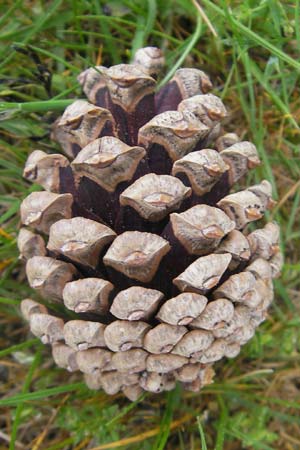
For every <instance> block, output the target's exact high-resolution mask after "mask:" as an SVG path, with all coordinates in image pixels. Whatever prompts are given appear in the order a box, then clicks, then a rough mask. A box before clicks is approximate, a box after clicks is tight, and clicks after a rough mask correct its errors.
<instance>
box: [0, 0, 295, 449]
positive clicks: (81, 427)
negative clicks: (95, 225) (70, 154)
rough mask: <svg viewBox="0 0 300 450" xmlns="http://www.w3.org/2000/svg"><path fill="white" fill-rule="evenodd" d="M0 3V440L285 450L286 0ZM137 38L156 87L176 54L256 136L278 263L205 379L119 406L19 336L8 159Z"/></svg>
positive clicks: (289, 408)
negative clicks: (157, 56) (253, 329)
mask: <svg viewBox="0 0 300 450" xmlns="http://www.w3.org/2000/svg"><path fill="white" fill-rule="evenodd" d="M0 15H1V17H0V28H1V31H0V55H1V60H0V61H1V62H0V72H1V74H0V97H1V102H0V150H1V154H0V180H1V181H0V208H1V214H2V215H1V218H0V242H1V248H0V259H1V262H0V271H1V272H2V276H1V281H0V349H1V350H0V382H1V383H0V397H1V398H0V430H1V431H0V448H1V449H2V448H3V449H5V448H9V449H10V450H12V449H34V450H38V449H43V450H54V449H74V450H80V449H93V450H96V449H98V450H100V449H118V448H121V449H130V450H135V449H138V450H148V449H153V450H159V449H160V450H162V449H169V450H171V449H172V450H175V449H176V450H177V449H180V450H183V449H189V450H192V449H195V450H196V449H200V448H201V449H203V450H204V449H209V450H212V449H215V450H221V449H224V450H227V449H228V450H229V449H230V450H234V449H237V450H238V449H242V448H245V449H255V450H260V449H263V450H265V449H266V450H269V449H283V450H285V449H286V450H291V449H297V448H300V419H299V409H300V406H299V405H300V402H299V400H300V366H299V360H300V344H299V342H300V339H299V338H300V331H299V330H300V314H299V312H300V306H299V305H300V303H299V301H300V298H299V290H300V278H299V272H300V263H299V248H300V231H299V230H300V227H299V225H300V219H299V218H300V214H299V211H300V206H299V205H300V181H299V180H300V153H299V149H300V146H299V144H300V139H299V138H300V130H299V125H298V124H299V122H300V120H299V119H300V100H299V99H300V95H299V93H300V92H299V91H300V88H299V86H300V85H299V78H300V54H299V49H300V28H299V23H300V2H299V0H295V1H291V2H288V1H287V0H282V1H280V0H245V1H234V0H233V1H227V2H226V1H225V0H217V1H213V0H202V1H201V7H199V4H197V3H196V1H195V2H193V1H192V0H189V1H188V0H148V1H141V0H110V1H108V2H105V1H104V0H80V1H79V0H65V1H62V0H53V1H51V2H50V1H49V2H46V1H43V0H41V1H38V0H35V1H32V2H29V1H28V0H25V1H24V0H23V1H20V0H16V1H15V2H12V1H11V0H3V1H2V2H1V5H0ZM147 44H148V45H157V46H159V47H161V48H163V49H164V50H165V53H166V59H167V68H166V72H165V78H164V79H163V81H162V83H164V82H165V81H166V80H168V79H169V78H170V77H171V76H172V74H173V73H174V71H175V70H176V68H177V67H178V66H179V65H182V64H183V63H184V64H185V65H186V66H193V67H197V68H201V69H203V70H205V71H206V72H207V73H209V74H210V76H211V78H212V80H213V82H214V86H215V92H216V93H218V94H219V95H221V97H222V99H223V100H224V102H225V104H226V105H227V106H228V108H229V110H230V113H231V116H230V123H228V129H229V130H230V129H231V127H232V125H231V124H232V123H234V130H235V131H236V132H238V133H239V134H240V135H241V136H242V137H243V138H245V139H249V140H251V141H253V142H254V143H255V144H256V146H257V148H258V150H259V153H260V157H261V159H262V161H263V165H261V166H260V167H259V168H258V169H256V170H255V171H254V172H252V173H251V175H250V179H249V180H248V182H249V183H250V182H255V181H258V180H260V179H262V178H266V179H268V180H269V181H270V182H271V183H272V185H273V189H274V196H275V198H276V200H277V201H278V203H277V205H276V207H275V208H274V210H273V211H272V213H271V216H272V218H274V219H275V220H277V221H278V222H279V223H280V225H281V229H282V249H283V251H284V252H285V255H286V260H285V265H284V269H283V273H282V277H281V278H280V279H279V280H277V281H276V300H275V303H274V304H273V306H272V307H271V309H270V313H269V318H268V320H267V321H266V322H265V323H264V324H263V325H262V326H261V327H260V328H259V331H258V332H257V334H256V336H255V337H254V338H253V339H252V340H251V341H250V343H248V344H247V345H246V346H245V347H244V348H243V351H242V353H241V354H240V355H239V357H238V358H236V359H234V360H228V361H227V362H226V363H224V362H221V363H220V364H219V365H217V374H216V378H215V379H216V382H215V383H214V384H213V385H211V386H208V387H206V388H205V389H203V390H202V391H201V393H200V394H194V393H183V392H182V391H181V390H180V388H177V389H176V390H175V391H173V392H170V393H167V394H163V395H160V396H155V395H150V394H147V395H145V396H144V397H142V398H141V399H139V401H137V402H135V403H132V404H129V402H128V401H127V400H125V399H124V398H123V397H121V396H115V397H108V396H106V395H105V394H103V393H102V392H97V393H94V392H92V391H89V390H88V389H87V388H86V387H85V386H84V384H83V383H82V382H81V380H80V379H79V377H78V376H77V375H76V374H72V375H70V374H67V373H66V372H65V371H64V370H60V369H58V368H55V367H54V365H53V363H52V359H51V357H50V352H49V351H47V349H46V348H45V347H43V346H41V345H40V344H39V342H38V340H37V339H32V336H30V334H29V332H28V328H27V325H26V324H25V323H24V322H23V320H22V319H21V317H20V312H19V302H20V300H21V299H22V298H25V297H26V296H32V295H33V294H32V292H31V290H30V288H29V287H28V286H27V284H26V283H25V282H24V280H25V277H24V269H23V267H22V265H21V264H19V262H18V251H17V249H16V233H17V229H18V226H19V216H18V209H19V206H20V202H21V201H22V199H23V198H24V197H25V196H26V195H28V193H30V192H31V191H32V190H36V189H38V187H37V186H36V185H33V186H32V185H29V184H28V183H27V182H25V181H24V180H23V179H22V167H23V165H24V163H25V160H26V158H27V156H28V154H29V153H30V152H31V151H32V150H33V149H36V148H39V149H42V150H47V149H50V148H53V144H52V143H51V146H50V132H51V124H52V123H53V121H54V120H55V119H56V118H57V117H58V116H59V114H60V113H61V111H62V110H63V109H64V108H65V106H66V105H68V104H69V103H71V102H72V99H73V98H79V97H80V96H81V90H80V87H79V85H78V83H77V81H76V77H77V75H78V74H79V73H80V72H81V71H82V70H83V69H85V68H86V67H89V66H91V65H94V64H103V65H106V64H107V65H110V64H117V63H119V62H121V60H123V61H124V60H126V59H127V60H130V58H131V55H132V53H133V52H134V50H136V49H137V48H139V47H141V46H143V45H147ZM232 130H233V128H232Z"/></svg>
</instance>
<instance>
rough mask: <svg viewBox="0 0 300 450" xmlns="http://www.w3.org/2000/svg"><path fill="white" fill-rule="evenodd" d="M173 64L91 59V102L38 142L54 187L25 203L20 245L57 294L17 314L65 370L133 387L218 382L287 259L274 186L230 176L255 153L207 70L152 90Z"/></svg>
mask: <svg viewBox="0 0 300 450" xmlns="http://www.w3.org/2000/svg"><path fill="white" fill-rule="evenodd" d="M163 63H164V57H163V55H162V52H161V51H160V50H159V49H157V48H155V47H147V48H144V49H140V50H138V52H137V53H136V55H135V59H134V62H133V64H120V65H117V66H113V67H110V68H106V67H102V66H98V67H96V68H89V69H87V70H86V71H84V72H83V73H82V74H81V75H80V76H79V77H78V80H79V82H80V84H81V85H82V88H83V92H84V93H85V95H86V97H87V100H76V101H74V103H73V104H72V105H70V106H69V107H68V108H67V109H66V111H65V112H64V114H63V115H62V117H61V118H59V119H58V120H57V121H56V123H55V124H54V128H53V138H54V139H55V140H56V141H57V142H58V143H59V144H60V145H61V148H62V152H64V154H65V156H63V155H61V154H55V153H52V154H46V153H45V152H42V151H40V150H35V151H33V153H32V154H31V155H30V156H29V158H28V160H27V163H26V166H25V169H24V177H25V178H27V179H28V180H29V181H32V182H34V183H37V184H39V185H40V186H42V187H43V188H44V191H40V192H33V193H31V194H30V195H29V196H28V197H27V198H25V200H24V201H23V203H22V205H21V221H22V228H21V230H20V234H19V238H18V246H19V250H20V257H21V259H22V260H23V261H25V262H26V273H27V278H28V282H29V284H30V286H31V287H32V288H33V289H35V290H36V291H37V293H38V294H40V295H41V296H42V297H43V298H44V299H45V300H46V301H47V304H48V305H50V306H49V307H48V308H46V307H45V306H44V305H43V304H40V303H38V302H37V301H35V300H32V299H28V298H27V299H25V300H23V302H22V304H21V310H22V313H23V316H24V318H25V319H26V320H27V321H28V322H29V326H30V329H31V331H32V333H33V334H34V335H35V336H37V337H39V338H40V339H41V340H42V342H43V343H45V344H50V345H51V346H52V355H53V359H54V361H55V363H56V364H57V365H58V366H59V367H62V368H64V369H67V370H68V371H71V372H73V371H80V372H82V374H84V379H85V381H86V383H87V385H88V386H89V387H90V388H91V389H103V390H104V391H105V392H107V393H108V394H110V395H113V394H116V393H118V392H123V393H124V395H126V396H127V397H128V398H129V399H130V400H136V399H137V398H138V397H139V396H140V395H141V393H142V392H143V391H149V392H154V393H158V392H162V391H164V390H170V389H173V388H174V386H175V383H176V382H180V383H182V385H183V387H184V388H185V389H187V390H192V391H197V390H199V389H200V388H201V387H202V386H204V385H205V384H208V383H211V382H212V377H213V373H214V371H213V369H212V366H213V364H214V363H215V362H216V361H219V360H221V359H222V358H224V357H225V358H234V357H236V356H237V355H238V354H239V352H240V349H241V346H242V345H244V344H246V342H247V341H248V340H249V339H251V337H252V336H253V335H254V333H255V329H256V327H257V326H258V325H259V324H260V323H261V322H263V321H264V320H265V318H266V316H267V310H268V307H269V305H270V304H271V302H272V300H273V284H272V278H274V277H277V276H278V275H279V273H280V268H281V265H282V255H281V253H280V250H279V227H278V225H277V224H276V223H267V224H266V225H265V226H264V227H263V228H255V227H254V226H253V225H255V221H257V220H260V219H262V218H263V216H264V213H265V212H266V211H267V210H268V209H270V208H271V207H272V205H273V204H274V201H273V200H272V193H271V185H270V183H269V182H268V181H266V180H263V181H262V182H261V183H259V184H257V185H255V186H252V187H249V188H247V189H243V190H239V191H234V190H233V188H232V187H233V185H234V183H236V182H237V181H239V180H240V179H241V178H242V177H244V176H245V175H246V174H247V173H248V171H249V170H251V169H253V168H255V167H256V166H257V165H258V164H260V160H259V155H258V152H257V150H256V148H255V146H254V145H253V144H252V143H250V142H248V141H240V139H239V137H238V136H237V135H236V134H235V133H225V132H223V128H222V120H223V119H224V118H225V117H226V116H228V112H227V111H226V108H225V106H224V105H223V103H222V101H221V100H220V99H219V98H218V97H216V96H215V95H212V94H211V93H209V91H210V90H211V88H212V85H211V82H210V80H209V78H208V77H207V75H206V74H205V73H204V72H202V71H200V70H197V69H179V70H177V71H176V73H175V75H174V77H173V78H172V80H171V81H170V82H169V83H167V84H166V85H165V86H164V87H163V88H161V89H160V90H159V91H158V92H156V79H157V78H158V77H159V75H160V72H161V70H162V68H163ZM250 223H251V224H252V225H251V231H250V227H249V226H248V224H250ZM51 302H56V303H60V304H61V306H62V309H61V311H64V312H62V313H61V314H60V316H59V317H57V314H56V313H55V312H54V311H55V308H53V311H52V310H51ZM70 311H71V312H72V313H70ZM70 317H72V319H70Z"/></svg>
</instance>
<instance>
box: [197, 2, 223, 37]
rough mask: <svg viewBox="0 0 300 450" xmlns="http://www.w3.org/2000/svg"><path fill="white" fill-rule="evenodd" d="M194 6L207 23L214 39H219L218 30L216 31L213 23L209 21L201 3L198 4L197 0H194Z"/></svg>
mask: <svg viewBox="0 0 300 450" xmlns="http://www.w3.org/2000/svg"><path fill="white" fill-rule="evenodd" d="M192 1H193V4H194V6H195V8H197V10H198V11H199V14H200V16H201V17H202V19H203V20H204V22H205V23H206V25H207V26H208V28H209V29H210V31H211V33H212V35H213V36H214V37H218V33H217V32H216V30H215V29H214V26H213V24H212V23H211V21H210V20H209V18H208V17H207V15H206V13H205V11H204V10H203V8H202V6H200V5H199V3H198V2H197V0H192Z"/></svg>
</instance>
